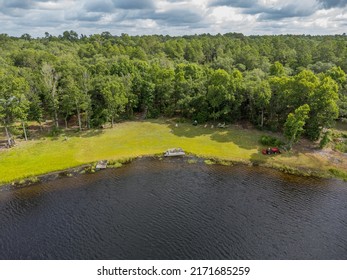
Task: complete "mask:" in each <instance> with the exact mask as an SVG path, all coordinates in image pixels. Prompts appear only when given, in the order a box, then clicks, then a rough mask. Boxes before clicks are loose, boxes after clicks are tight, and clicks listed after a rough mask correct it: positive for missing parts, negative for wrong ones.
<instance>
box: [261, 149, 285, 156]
mask: <svg viewBox="0 0 347 280" xmlns="http://www.w3.org/2000/svg"><path fill="white" fill-rule="evenodd" d="M280 153H281V151H280V149H279V148H267V149H263V150H262V154H263V155H276V154H280Z"/></svg>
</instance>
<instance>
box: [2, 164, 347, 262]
mask: <svg viewBox="0 0 347 280" xmlns="http://www.w3.org/2000/svg"><path fill="white" fill-rule="evenodd" d="M346 201H347V183H344V182H339V181H335V180H321V179H315V178H302V177H295V176H288V175H285V174H282V173H279V172H276V171H272V170H267V169H262V168H248V167H240V166H239V167H226V166H216V165H214V166H207V165H204V164H200V163H198V164H188V163H187V162H186V160H185V159H164V160H162V161H159V160H154V159H153V160H152V159H142V160H138V161H136V162H134V163H132V164H129V165H127V166H125V167H123V168H121V169H113V170H112V169H110V170H106V171H102V172H99V173H97V174H93V175H82V176H79V177H76V178H64V179H60V180H57V181H54V182H49V183H45V184H38V185H36V186H32V187H30V188H24V189H18V190H10V191H9V190H2V191H0V258H1V259H347V203H346Z"/></svg>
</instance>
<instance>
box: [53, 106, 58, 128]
mask: <svg viewBox="0 0 347 280" xmlns="http://www.w3.org/2000/svg"><path fill="white" fill-rule="evenodd" d="M54 122H55V127H56V128H59V121H58V113H57V110H56V109H54Z"/></svg>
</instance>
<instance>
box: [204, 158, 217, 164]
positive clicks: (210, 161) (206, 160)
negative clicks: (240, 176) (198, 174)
mask: <svg viewBox="0 0 347 280" xmlns="http://www.w3.org/2000/svg"><path fill="white" fill-rule="evenodd" d="M204 162H205V164H207V165H213V164H216V163H215V162H214V161H213V160H210V159H205V160H204Z"/></svg>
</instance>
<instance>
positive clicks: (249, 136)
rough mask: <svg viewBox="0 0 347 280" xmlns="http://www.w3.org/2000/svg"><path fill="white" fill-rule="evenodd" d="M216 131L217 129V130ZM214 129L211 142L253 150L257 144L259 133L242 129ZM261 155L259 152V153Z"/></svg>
mask: <svg viewBox="0 0 347 280" xmlns="http://www.w3.org/2000/svg"><path fill="white" fill-rule="evenodd" d="M217 129H218V128H217ZM217 129H215V132H214V133H213V134H212V135H211V140H213V141H216V142H219V143H229V142H232V143H234V144H235V145H237V146H239V147H240V148H242V149H255V148H257V147H258V146H259V145H260V144H259V138H260V134H261V132H258V131H253V130H242V129H229V128H227V129H220V130H217ZM259 152H260V154H261V150H260V151H259Z"/></svg>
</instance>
